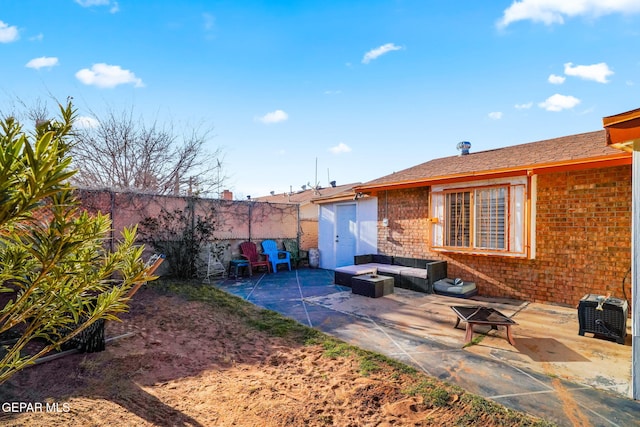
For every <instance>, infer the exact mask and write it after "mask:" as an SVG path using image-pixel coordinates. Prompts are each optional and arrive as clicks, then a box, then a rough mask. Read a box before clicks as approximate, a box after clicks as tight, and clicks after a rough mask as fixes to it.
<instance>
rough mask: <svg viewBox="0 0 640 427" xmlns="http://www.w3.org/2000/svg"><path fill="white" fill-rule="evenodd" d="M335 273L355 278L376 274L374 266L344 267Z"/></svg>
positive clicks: (337, 269)
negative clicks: (350, 275)
mask: <svg viewBox="0 0 640 427" xmlns="http://www.w3.org/2000/svg"><path fill="white" fill-rule="evenodd" d="M335 271H337V272H339V273H346V274H353V275H355V276H359V275H361V274H376V273H377V270H376V264H359V265H345V266H344V267H338V268H336V269H335Z"/></svg>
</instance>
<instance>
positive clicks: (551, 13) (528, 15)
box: [496, 0, 640, 28]
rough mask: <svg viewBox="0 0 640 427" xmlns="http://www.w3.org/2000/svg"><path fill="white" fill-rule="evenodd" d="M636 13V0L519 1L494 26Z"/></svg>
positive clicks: (549, 22)
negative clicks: (527, 21) (526, 21)
mask: <svg viewBox="0 0 640 427" xmlns="http://www.w3.org/2000/svg"><path fill="white" fill-rule="evenodd" d="M637 12H640V2H638V0H561V1H558V0H520V1H514V2H513V3H512V4H511V6H509V7H508V8H507V9H505V11H504V13H503V15H502V18H501V19H500V20H499V21H498V22H497V24H496V26H497V27H498V28H506V27H507V26H508V25H509V24H512V23H514V22H518V21H525V20H531V21H533V22H541V23H543V24H545V25H552V24H564V18H565V17H568V18H571V17H574V16H591V17H598V16H602V15H609V14H612V13H628V14H630V13H637Z"/></svg>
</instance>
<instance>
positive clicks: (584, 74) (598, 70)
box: [564, 62, 613, 83]
mask: <svg viewBox="0 0 640 427" xmlns="http://www.w3.org/2000/svg"><path fill="white" fill-rule="evenodd" d="M564 73H565V74H566V75H567V76H575V77H580V78H581V79H585V80H593V81H595V82H598V83H609V80H607V77H609V76H611V75H613V71H611V70H610V69H609V66H608V65H607V64H606V63H605V62H601V63H599V64H593V65H576V66H575V67H574V66H573V64H572V63H571V62H567V63H566V64H564Z"/></svg>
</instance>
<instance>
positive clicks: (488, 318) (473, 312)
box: [451, 305, 517, 346]
mask: <svg viewBox="0 0 640 427" xmlns="http://www.w3.org/2000/svg"><path fill="white" fill-rule="evenodd" d="M451 310H453V312H454V313H456V315H457V316H458V319H457V321H456V325H455V326H454V328H457V327H458V325H459V324H460V321H461V320H462V321H464V322H467V329H466V334H465V336H464V339H465V343H470V342H471V339H472V338H473V325H490V326H491V329H498V326H506V328H507V341H509V344H511V345H513V346H515V345H516V342H515V341H514V339H513V335H511V326H513V325H517V323H516V322H515V321H513V320H511V319H510V318H509V317H507V316H505V315H504V314H502V313H500V312H499V311H498V310H496V309H495V308H491V307H482V306H477V305H474V306H465V305H454V306H451Z"/></svg>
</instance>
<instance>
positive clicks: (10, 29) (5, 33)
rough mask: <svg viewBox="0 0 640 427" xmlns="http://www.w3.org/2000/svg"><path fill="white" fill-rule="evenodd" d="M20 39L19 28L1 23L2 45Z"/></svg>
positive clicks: (0, 39)
mask: <svg viewBox="0 0 640 427" xmlns="http://www.w3.org/2000/svg"><path fill="white" fill-rule="evenodd" d="M18 37H19V35H18V27H16V26H15V25H12V26H9V24H5V23H4V22H2V21H0V43H11V42H14V41H16V40H18Z"/></svg>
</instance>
